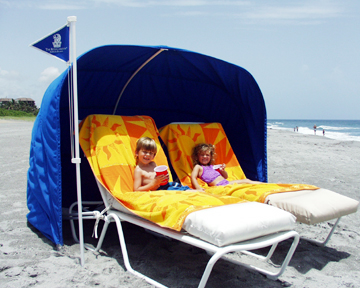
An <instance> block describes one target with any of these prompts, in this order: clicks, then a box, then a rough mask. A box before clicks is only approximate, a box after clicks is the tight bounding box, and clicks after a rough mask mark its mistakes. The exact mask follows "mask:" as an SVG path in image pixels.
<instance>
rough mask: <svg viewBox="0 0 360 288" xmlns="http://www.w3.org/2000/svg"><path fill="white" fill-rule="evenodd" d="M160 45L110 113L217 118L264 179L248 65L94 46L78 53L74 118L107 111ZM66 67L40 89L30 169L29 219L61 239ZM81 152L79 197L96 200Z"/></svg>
mask: <svg viewBox="0 0 360 288" xmlns="http://www.w3.org/2000/svg"><path fill="white" fill-rule="evenodd" d="M160 48H166V49H167V50H166V51H164V52H162V53H160V54H159V55H158V56H157V57H155V58H154V59H153V60H151V61H150V62H149V63H148V64H147V65H146V66H144V68H143V69H141V70H140V71H139V73H138V74H136V76H135V77H134V78H133V79H132V81H131V82H130V83H129V85H128V86H127V88H126V89H125V92H124V93H123V95H122V97H121V99H120V101H119V105H118V108H117V110H116V113H115V114H117V115H148V116H151V117H152V118H154V120H155V122H156V124H157V126H158V127H159V128H160V127H162V126H164V125H167V124H169V123H171V122H220V123H221V124H222V126H223V127H224V129H225V132H226V134H227V136H228V138H229V141H230V143H231V144H232V147H233V150H234V152H235V154H236V156H237V158H238V160H239V162H240V164H241V166H242V168H243V170H244V172H245V175H246V176H247V177H248V178H250V179H253V180H260V181H267V159H266V108H265V103H264V99H263V97H262V94H261V91H260V88H259V87H258V85H257V83H256V81H255V79H254V78H253V77H252V75H251V74H250V73H249V72H248V71H246V70H245V69H243V68H241V67H238V66H236V65H233V64H230V63H227V62H225V61H222V60H219V59H216V58H212V57H209V56H205V55H202V54H199V53H194V52H191V51H186V50H181V49H175V48H169V47H146V46H129V45H110V46H102V47H98V48H95V49H92V50H90V51H88V52H86V53H85V54H83V55H82V56H80V57H79V58H78V61H77V67H78V98H79V101H78V102H79V105H78V106H79V119H84V118H85V117H86V116H87V115H90V114H112V113H113V110H114V107H115V105H116V102H117V100H118V97H119V94H120V93H121V91H122V89H123V87H124V86H125V84H126V83H127V81H128V80H129V79H130V77H131V76H132V75H133V73H134V72H135V71H136V70H137V69H138V68H139V67H140V66H141V65H142V64H143V63H144V62H145V61H147V60H148V59H149V58H150V57H151V56H152V55H154V54H155V53H156V52H157V51H159V49H160ZM66 74H67V71H65V72H64V73H63V74H62V75H61V76H59V77H58V78H57V79H56V80H55V81H54V82H53V83H52V84H51V85H50V86H49V88H48V90H47V91H46V93H45V95H44V98H43V102H42V104H41V111H40V114H39V116H38V117H37V120H36V122H35V124H34V129H33V138H32V143H31V151H30V168H29V172H28V207H29V210H30V212H29V214H28V219H29V221H30V222H31V223H32V224H33V225H34V226H35V227H36V228H38V229H39V230H40V231H42V232H43V233H44V234H45V235H46V236H47V237H48V238H49V239H51V240H52V241H53V242H54V243H56V244H62V241H63V240H62V220H61V207H69V205H70V204H71V203H72V202H74V201H76V182H75V181H76V174H75V165H74V164H72V163H71V151H70V133H71V131H70V130H69V100H68V82H67V80H66V79H67V75H66ZM60 144H61V145H60ZM81 157H82V164H81V182H82V199H83V200H84V201H90V200H99V199H100V198H99V197H100V193H99V192H98V188H97V186H96V184H95V180H94V177H93V174H92V172H91V169H90V167H89V165H88V163H87V161H86V159H85V158H84V157H83V155H81ZM62 172H63V173H62Z"/></svg>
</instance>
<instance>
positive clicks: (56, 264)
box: [0, 120, 360, 288]
mask: <svg viewBox="0 0 360 288" xmlns="http://www.w3.org/2000/svg"><path fill="white" fill-rule="evenodd" d="M32 126H33V123H32V122H24V121H15V120H0V145H1V152H0V200H1V201H0V208H1V214H0V255H1V256H0V259H1V260H0V287H3V288H4V287H29V286H31V287H153V286H152V285H150V284H148V283H146V282H145V281H143V280H141V279H139V278H137V277H135V276H133V275H132V274H130V273H128V272H126V269H125V266H124V262H123V259H122V255H121V250H120V248H119V244H118V243H119V242H118V239H117V233H116V229H115V224H112V225H110V228H109V231H108V233H107V237H106V241H105V243H104V245H103V247H102V251H101V253H97V254H95V253H93V252H92V251H89V250H85V266H84V267H82V266H81V265H80V264H79V262H80V260H79V245H78V244H76V243H75V242H74V241H73V240H72V237H71V233H70V227H69V223H68V221H64V227H63V231H64V242H65V245H64V246H63V247H62V248H61V249H60V250H57V249H56V247H54V245H53V244H52V243H51V241H49V240H48V239H47V238H46V237H44V236H43V235H42V234H41V233H39V232H38V231H37V230H36V229H35V228H33V227H32V226H31V224H29V223H28V222H27V219H26V214H27V213H28V209H27V204H26V185H27V184H26V177H27V175H26V173H27V169H28V166H29V164H28V159H29V146H30V139H31V129H32ZM359 167H360V142H341V141H335V140H330V139H327V138H325V137H322V136H312V135H301V134H297V133H293V132H285V131H279V130H269V131H268V175H269V182H282V183H307V184H313V185H317V186H320V187H323V188H327V189H330V190H333V191H336V192H338V193H340V194H343V195H346V196H349V197H351V198H354V199H356V200H359V199H360V178H359V176H360V175H359V172H360V170H359ZM332 223H333V221H330V222H329V223H327V222H325V223H322V224H319V225H315V226H307V225H304V224H298V225H297V227H296V230H297V231H298V232H299V233H300V234H301V235H305V236H308V237H312V238H321V236H324V235H325V232H326V231H327V229H329V227H331V226H332ZM92 227H93V221H89V220H88V221H85V222H84V231H85V235H86V237H85V242H86V243H89V244H90V245H96V241H95V239H93V238H91V234H92ZM359 227H360V218H359V212H358V213H355V214H352V215H348V216H345V217H343V218H342V220H341V221H340V225H339V227H338V229H337V230H336V232H335V233H334V235H333V237H332V239H331V240H330V242H329V243H328V245H327V246H326V247H318V246H315V245H313V244H310V243H309V242H307V241H305V240H301V241H300V243H299V245H298V247H297V250H296V252H295V255H294V256H293V258H292V260H291V262H290V264H289V267H288V268H287V270H286V271H285V273H284V274H283V275H282V276H281V277H280V278H279V279H278V280H277V281H272V280H269V279H267V278H266V277H264V276H263V275H261V274H258V273H255V272H249V271H248V270H246V269H244V268H242V267H239V266H236V265H234V264H231V263H228V262H225V261H222V260H220V261H219V262H218V263H217V264H216V265H215V267H214V269H213V272H212V273H211V276H210V278H209V281H208V284H207V286H206V287H221V288H224V287H317V288H318V287H320V288H325V287H326V288H328V287H360V269H359V264H360V230H359ZM124 230H125V236H126V240H127V243H128V252H129V255H130V261H131V263H132V266H133V267H134V268H135V269H137V270H139V271H140V272H142V273H144V274H147V275H149V276H151V277H153V278H154V279H156V280H157V281H159V282H161V283H163V284H164V285H167V286H170V287H196V286H197V285H198V281H199V279H200V277H201V275H202V272H203V270H204V268H205V265H206V263H207V261H208V259H209V256H208V255H207V254H206V253H205V252H204V251H202V250H200V249H197V248H193V247H191V246H188V245H185V244H182V243H179V242H177V241H169V240H167V239H164V238H157V237H155V236H153V235H151V234H149V233H147V232H145V231H144V230H143V229H141V228H138V227H135V226H133V225H130V224H128V225H125V224H124ZM288 246H289V243H288V242H285V243H282V244H281V245H279V247H278V250H277V253H276V254H275V255H276V257H275V258H274V260H273V262H274V263H275V264H276V263H277V261H279V259H280V258H279V257H280V256H281V255H283V254H284V251H285V249H286V248H288ZM260 252H261V251H260ZM242 257H243V256H242Z"/></svg>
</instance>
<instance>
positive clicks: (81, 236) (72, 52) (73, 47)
mask: <svg viewBox="0 0 360 288" xmlns="http://www.w3.org/2000/svg"><path fill="white" fill-rule="evenodd" d="M67 22H68V24H69V25H70V59H71V62H72V63H73V64H72V69H73V71H72V72H73V73H72V76H73V81H72V83H73V93H74V95H73V101H74V103H73V108H74V114H73V116H74V119H73V120H74V122H73V123H74V134H75V145H74V146H75V158H72V159H71V162H72V163H74V164H75V165H76V188H77V201H78V217H79V219H78V220H79V240H80V263H81V266H84V232H83V219H82V200H81V179H80V163H81V159H80V151H79V116H78V89H77V65H76V33H75V23H76V16H69V17H68V18H67Z"/></svg>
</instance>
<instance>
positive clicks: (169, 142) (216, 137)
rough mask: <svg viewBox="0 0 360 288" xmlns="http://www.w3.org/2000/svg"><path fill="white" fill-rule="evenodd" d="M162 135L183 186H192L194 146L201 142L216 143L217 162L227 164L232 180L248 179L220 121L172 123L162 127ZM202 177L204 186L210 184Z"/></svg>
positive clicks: (201, 183)
mask: <svg viewBox="0 0 360 288" xmlns="http://www.w3.org/2000/svg"><path fill="white" fill-rule="evenodd" d="M160 137H161V139H162V140H163V142H164V144H165V145H166V146H167V150H168V154H169V158H170V161H171V165H172V167H173V168H174V171H175V172H176V174H177V176H178V177H179V179H180V181H181V183H182V184H183V185H188V186H190V187H191V186H192V185H191V171H192V169H193V161H192V158H191V155H192V152H193V148H194V147H195V145H196V144H199V143H210V144H213V145H215V147H216V154H217V158H216V163H217V164H222V163H225V164H226V171H227V172H228V175H229V178H228V179H229V180H236V179H244V178H246V177H245V174H244V172H243V170H242V169H241V167H240V164H239V162H238V160H237V158H236V155H235V154H234V151H233V149H232V148H231V145H230V143H229V141H228V139H227V137H226V134H225V131H224V129H223V127H222V126H221V124H220V123H203V124H195V123H171V124H169V125H166V126H164V127H162V128H161V129H160ZM198 180H199V183H200V185H202V186H205V187H206V186H207V184H206V183H204V182H202V181H201V180H200V179H198Z"/></svg>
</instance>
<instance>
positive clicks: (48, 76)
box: [39, 67, 60, 83]
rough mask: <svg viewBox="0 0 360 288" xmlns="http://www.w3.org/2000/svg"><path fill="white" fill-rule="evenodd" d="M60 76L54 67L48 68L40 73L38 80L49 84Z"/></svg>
mask: <svg viewBox="0 0 360 288" xmlns="http://www.w3.org/2000/svg"><path fill="white" fill-rule="evenodd" d="M59 75H60V71H59V69H58V68H55V67H48V68H46V69H45V70H44V71H42V72H41V76H40V78H39V81H40V82H45V83H50V82H51V81H53V80H54V79H55V78H56V77H58V76H59Z"/></svg>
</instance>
